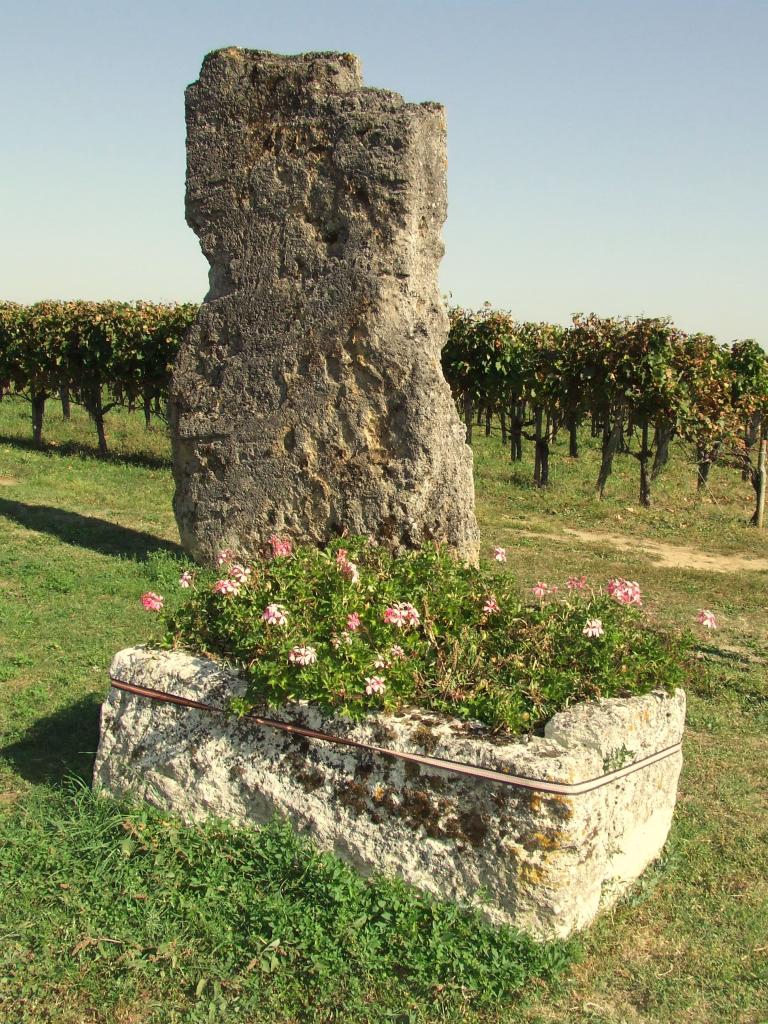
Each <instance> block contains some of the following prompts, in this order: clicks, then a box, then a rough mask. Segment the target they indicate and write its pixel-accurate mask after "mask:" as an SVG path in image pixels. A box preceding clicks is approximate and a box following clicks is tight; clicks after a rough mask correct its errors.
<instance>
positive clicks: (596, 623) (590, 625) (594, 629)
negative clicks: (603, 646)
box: [581, 619, 605, 637]
mask: <svg viewBox="0 0 768 1024" xmlns="http://www.w3.org/2000/svg"><path fill="white" fill-rule="evenodd" d="M581 632H582V635H583V636H592V637H594V636H602V635H603V633H604V632H605V630H604V629H603V620H602V619H587V624H586V625H585V626H584V629H582V631H581Z"/></svg>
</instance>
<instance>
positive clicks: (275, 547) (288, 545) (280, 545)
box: [269, 533, 293, 558]
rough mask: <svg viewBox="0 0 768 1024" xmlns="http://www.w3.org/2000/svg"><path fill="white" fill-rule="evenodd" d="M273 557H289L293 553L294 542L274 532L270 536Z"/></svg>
mask: <svg viewBox="0 0 768 1024" xmlns="http://www.w3.org/2000/svg"><path fill="white" fill-rule="evenodd" d="M269 546H270V547H271V548H272V557H273V558H288V557H289V556H290V555H291V554H292V553H293V544H292V542H291V541H290V540H289V539H288V538H287V537H276V536H275V534H274V533H273V534H272V536H271V537H270V538H269Z"/></svg>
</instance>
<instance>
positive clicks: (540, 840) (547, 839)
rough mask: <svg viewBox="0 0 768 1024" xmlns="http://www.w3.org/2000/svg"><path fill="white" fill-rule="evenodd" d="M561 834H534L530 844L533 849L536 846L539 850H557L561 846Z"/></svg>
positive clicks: (556, 832)
mask: <svg viewBox="0 0 768 1024" xmlns="http://www.w3.org/2000/svg"><path fill="white" fill-rule="evenodd" d="M562 841H563V833H562V832H558V831H554V832H534V833H533V835H532V836H531V843H532V844H533V846H534V847H536V846H538V847H539V849H541V850H558V849H559V848H560V847H561V846H562Z"/></svg>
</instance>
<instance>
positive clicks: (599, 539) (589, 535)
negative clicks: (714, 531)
mask: <svg viewBox="0 0 768 1024" xmlns="http://www.w3.org/2000/svg"><path fill="white" fill-rule="evenodd" d="M519 532H520V533H521V534H522V535H523V536H524V537H546V538H547V539H548V540H556V541H560V542H562V543H567V541H568V539H569V538H570V537H575V538H576V540H580V541H582V542H583V543H585V544H601V545H603V546H608V547H612V548H616V550H617V551H633V552H638V551H639V552H642V553H643V554H646V555H650V557H651V558H652V560H653V564H654V565H655V566H656V567H657V568H659V569H693V570H695V571H697V572H768V558H747V557H745V556H744V555H717V554H713V553H710V552H707V551H700V550H699V549H698V548H688V547H683V546H681V545H678V544H667V543H664V542H663V541H657V540H647V539H646V538H645V537H626V536H622V535H621V534H618V533H601V532H599V531H596V530H574V529H571V528H570V527H567V526H564V527H563V528H562V535H560V534H557V533H546V534H544V533H535V532H534V531H532V530H520V531H519Z"/></svg>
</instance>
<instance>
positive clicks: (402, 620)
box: [383, 602, 421, 629]
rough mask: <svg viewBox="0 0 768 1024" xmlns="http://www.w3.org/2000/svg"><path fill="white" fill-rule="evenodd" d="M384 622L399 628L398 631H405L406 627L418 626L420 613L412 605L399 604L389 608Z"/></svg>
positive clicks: (384, 616) (385, 613)
mask: <svg viewBox="0 0 768 1024" xmlns="http://www.w3.org/2000/svg"><path fill="white" fill-rule="evenodd" d="M383 618H384V621H385V622H387V623H389V625H390V626H397V628H398V629H405V628H406V626H412V627H415V626H418V625H419V622H420V621H421V620H420V619H419V613H418V612H417V611H416V609H415V608H414V607H413V605H412V604H408V603H406V602H398V603H397V604H393V605H392V606H391V607H389V608H387V609H386V611H385V612H384V615H383Z"/></svg>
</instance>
